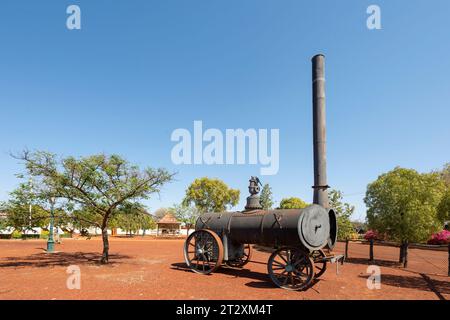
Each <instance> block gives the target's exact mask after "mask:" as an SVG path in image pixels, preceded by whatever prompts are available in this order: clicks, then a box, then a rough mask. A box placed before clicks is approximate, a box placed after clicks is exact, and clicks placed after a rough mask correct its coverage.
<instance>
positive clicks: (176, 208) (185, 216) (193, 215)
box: [170, 204, 200, 235]
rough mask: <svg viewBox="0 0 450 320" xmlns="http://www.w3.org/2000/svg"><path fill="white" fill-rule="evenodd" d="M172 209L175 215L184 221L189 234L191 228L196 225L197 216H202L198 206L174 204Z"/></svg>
mask: <svg viewBox="0 0 450 320" xmlns="http://www.w3.org/2000/svg"><path fill="white" fill-rule="evenodd" d="M170 211H171V212H173V214H174V215H175V217H176V218H177V219H178V220H179V221H181V222H183V223H184V225H185V226H186V229H187V233H188V235H189V230H190V229H191V228H193V227H194V226H195V222H196V221H197V218H198V217H199V216H200V212H199V211H198V209H197V208H196V207H192V206H185V205H183V204H174V205H173V207H172V208H170Z"/></svg>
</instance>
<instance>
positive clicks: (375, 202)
mask: <svg viewBox="0 0 450 320" xmlns="http://www.w3.org/2000/svg"><path fill="white" fill-rule="evenodd" d="M443 190H444V183H443V181H442V179H440V176H439V174H437V173H427V174H420V173H418V172H417V171H416V170H412V169H404V168H399V167H397V168H395V169H394V170H392V171H389V172H387V173H384V174H382V175H380V176H379V177H378V179H377V180H376V181H374V182H372V183H370V184H369V185H368V186H367V192H366V196H365V198H364V201H365V203H366V206H367V208H368V209H367V222H368V224H369V227H370V228H371V229H374V230H377V231H378V232H379V233H384V234H386V235H388V236H389V237H390V238H391V239H394V240H397V241H399V242H400V243H401V244H402V245H401V250H400V259H399V260H400V262H403V263H404V264H405V266H406V264H407V260H406V257H407V249H408V243H409V242H424V241H426V240H427V239H428V238H429V236H430V235H431V234H432V233H433V232H435V231H437V230H438V229H439V222H438V219H437V206H438V203H439V201H440V199H441V198H442V193H443Z"/></svg>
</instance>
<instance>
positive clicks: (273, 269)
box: [267, 247, 314, 291]
mask: <svg viewBox="0 0 450 320" xmlns="http://www.w3.org/2000/svg"><path fill="white" fill-rule="evenodd" d="M267 269H268V271H269V276H270V279H271V280H272V282H273V283H274V284H275V285H277V286H278V287H280V288H283V289H287V290H294V291H299V290H304V289H306V288H308V287H309V286H310V284H311V282H312V280H313V279H314V261H313V260H312V259H311V258H310V257H309V255H308V254H307V253H306V252H304V251H303V250H301V249H299V248H294V247H284V248H280V249H278V250H276V251H275V252H273V253H272V255H271V256H270V258H269V262H268V264H267Z"/></svg>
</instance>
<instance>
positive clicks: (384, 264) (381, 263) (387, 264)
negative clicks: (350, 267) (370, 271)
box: [345, 258, 401, 267]
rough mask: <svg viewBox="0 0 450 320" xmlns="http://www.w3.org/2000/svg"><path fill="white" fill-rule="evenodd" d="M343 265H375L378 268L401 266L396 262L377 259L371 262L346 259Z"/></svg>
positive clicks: (363, 259)
mask: <svg viewBox="0 0 450 320" xmlns="http://www.w3.org/2000/svg"><path fill="white" fill-rule="evenodd" d="M345 263H353V264H365V265H377V266H380V267H399V266H401V264H400V263H398V262H397V261H390V260H377V259H375V260H373V261H369V259H365V258H346V259H345Z"/></svg>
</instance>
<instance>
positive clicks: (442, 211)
mask: <svg viewBox="0 0 450 320" xmlns="http://www.w3.org/2000/svg"><path fill="white" fill-rule="evenodd" d="M437 217H438V220H439V222H441V223H443V222H446V221H449V220H450V188H447V190H445V192H444V195H443V196H442V198H441V201H440V202H439V205H438V207H437Z"/></svg>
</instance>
